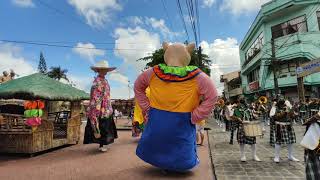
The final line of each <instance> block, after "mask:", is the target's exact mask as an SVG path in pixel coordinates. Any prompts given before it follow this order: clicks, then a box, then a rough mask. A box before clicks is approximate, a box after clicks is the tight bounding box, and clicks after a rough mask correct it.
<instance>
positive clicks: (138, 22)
mask: <svg viewBox="0 0 320 180" xmlns="http://www.w3.org/2000/svg"><path fill="white" fill-rule="evenodd" d="M143 21H144V20H143V18H142V17H138V16H131V17H129V18H128V22H129V23H130V24H131V25H133V26H138V25H143V24H144V22H143Z"/></svg>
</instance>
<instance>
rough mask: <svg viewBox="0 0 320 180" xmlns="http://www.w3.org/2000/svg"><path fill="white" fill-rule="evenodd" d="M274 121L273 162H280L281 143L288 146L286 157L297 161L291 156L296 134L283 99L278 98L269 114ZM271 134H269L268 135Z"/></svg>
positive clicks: (290, 115) (296, 160)
mask: <svg viewBox="0 0 320 180" xmlns="http://www.w3.org/2000/svg"><path fill="white" fill-rule="evenodd" d="M271 116H272V117H273V120H274V122H275V127H276V128H275V142H271V143H272V144H273V143H275V157H274V162H276V163H279V162H280V149H281V145H287V146H288V159H289V160H290V161H295V162H298V161H299V160H298V159H297V158H295V157H294V156H293V143H296V135H295V132H294V129H293V126H292V112H290V108H289V107H288V106H286V104H285V100H283V99H280V100H279V101H278V103H277V105H276V110H275V113H274V114H271ZM270 136H271V135H270Z"/></svg>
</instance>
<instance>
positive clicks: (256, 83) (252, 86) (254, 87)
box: [249, 81, 259, 91]
mask: <svg viewBox="0 0 320 180" xmlns="http://www.w3.org/2000/svg"><path fill="white" fill-rule="evenodd" d="M249 89H250V91H255V90H258V89H259V81H254V82H251V83H249Z"/></svg>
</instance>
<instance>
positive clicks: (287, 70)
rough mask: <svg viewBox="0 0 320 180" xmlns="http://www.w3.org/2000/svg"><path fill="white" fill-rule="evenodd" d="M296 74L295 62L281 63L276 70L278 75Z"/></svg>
mask: <svg viewBox="0 0 320 180" xmlns="http://www.w3.org/2000/svg"><path fill="white" fill-rule="evenodd" d="M295 75H296V64H295V63H286V64H281V65H280V66H279V70H278V77H279V78H284V77H288V76H295Z"/></svg>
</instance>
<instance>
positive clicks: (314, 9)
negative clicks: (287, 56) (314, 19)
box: [278, 0, 320, 54]
mask: <svg viewBox="0 0 320 180" xmlns="http://www.w3.org/2000/svg"><path fill="white" fill-rule="evenodd" d="M319 2H320V0H318V3H319ZM319 6H320V4H318V5H317V6H314V7H313V10H311V13H310V14H309V15H308V16H307V17H306V18H305V21H306V22H307V20H308V19H309V18H310V17H311V16H312V15H313V13H314V12H315V11H316V10H317V8H318V7H319ZM302 24H303V23H301V24H299V25H300V26H297V32H299V30H300V28H301V27H302ZM315 25H316V24H315ZM294 35H295V34H291V35H290V36H289V37H288V38H287V39H286V41H284V43H282V45H281V46H280V47H279V48H278V50H280V49H281V48H282V47H283V46H284V45H285V44H286V43H287V42H288V41H289V40H290V39H291V38H292V37H293V36H294ZM288 48H289V47H288ZM288 48H286V49H285V50H284V51H282V52H281V53H283V52H285V51H286V50H287V49H288ZM281 53H279V54H281Z"/></svg>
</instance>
